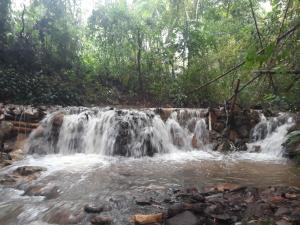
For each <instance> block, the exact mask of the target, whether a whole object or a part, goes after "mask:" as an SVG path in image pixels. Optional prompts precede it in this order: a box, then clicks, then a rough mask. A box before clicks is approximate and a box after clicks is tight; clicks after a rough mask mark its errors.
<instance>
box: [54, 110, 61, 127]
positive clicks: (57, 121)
mask: <svg viewBox="0 0 300 225" xmlns="http://www.w3.org/2000/svg"><path fill="white" fill-rule="evenodd" d="M63 121H64V114H63V113H57V114H56V115H55V116H54V117H53V118H52V125H53V126H55V127H60V126H61V125H62V123H63Z"/></svg>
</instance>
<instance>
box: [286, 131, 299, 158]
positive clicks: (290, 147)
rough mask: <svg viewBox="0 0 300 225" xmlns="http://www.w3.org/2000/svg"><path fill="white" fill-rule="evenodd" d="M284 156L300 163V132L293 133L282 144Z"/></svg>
mask: <svg viewBox="0 0 300 225" xmlns="http://www.w3.org/2000/svg"><path fill="white" fill-rule="evenodd" d="M282 146H283V148H284V151H285V152H284V155H285V156H287V157H289V158H291V159H295V160H296V161H297V162H298V163H300V130H296V131H293V132H292V133H290V134H289V135H288V136H287V140H286V141H285V142H284V143H283V144H282Z"/></svg>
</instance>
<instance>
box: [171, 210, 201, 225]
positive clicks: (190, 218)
mask: <svg viewBox="0 0 300 225" xmlns="http://www.w3.org/2000/svg"><path fill="white" fill-rule="evenodd" d="M197 224H198V219H197V217H196V216H195V215H194V214H193V213H192V212H190V211H184V212H182V213H180V214H178V215H176V216H174V217H172V218H170V219H167V221H166V225H197Z"/></svg>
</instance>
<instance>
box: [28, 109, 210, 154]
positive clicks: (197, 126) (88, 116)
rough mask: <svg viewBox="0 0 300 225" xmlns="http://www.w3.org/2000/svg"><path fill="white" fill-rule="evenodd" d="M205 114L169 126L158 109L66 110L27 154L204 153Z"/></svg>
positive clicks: (181, 113) (175, 115)
mask: <svg viewBox="0 0 300 225" xmlns="http://www.w3.org/2000/svg"><path fill="white" fill-rule="evenodd" d="M204 111H205V110H204ZM201 112H202V111H201V110H177V111H174V112H172V113H171V116H170V117H169V118H168V119H167V121H166V122H164V121H163V120H162V119H161V117H160V116H159V115H157V114H155V113H154V111H153V110H142V111H138V110H127V109H111V108H92V109H88V108H77V109H75V108H67V109H64V110H62V111H60V112H55V113H53V114H51V115H49V116H47V117H46V118H45V119H44V120H43V121H42V123H41V127H40V128H39V129H37V130H36V131H34V132H33V133H32V135H31V137H30V139H29V146H28V149H29V153H62V154H73V153H86V154H101V155H121V156H133V157H141V156H146V155H147V156H153V155H154V154H155V153H167V152H171V151H173V150H174V149H182V150H191V149H192V148H200V147H201V148H203V147H204V145H205V144H206V143H207V139H208V131H207V129H206V122H205V119H204V118H203V113H201ZM57 121H58V122H57Z"/></svg>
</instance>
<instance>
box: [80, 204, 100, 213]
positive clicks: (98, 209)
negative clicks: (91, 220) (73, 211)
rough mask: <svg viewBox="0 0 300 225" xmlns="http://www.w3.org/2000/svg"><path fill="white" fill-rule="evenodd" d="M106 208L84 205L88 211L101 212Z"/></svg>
mask: <svg viewBox="0 0 300 225" xmlns="http://www.w3.org/2000/svg"><path fill="white" fill-rule="evenodd" d="M103 210H104V206H97V207H95V206H89V205H85V206H84V211H85V212H86V213H101V212H102V211H103Z"/></svg>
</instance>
